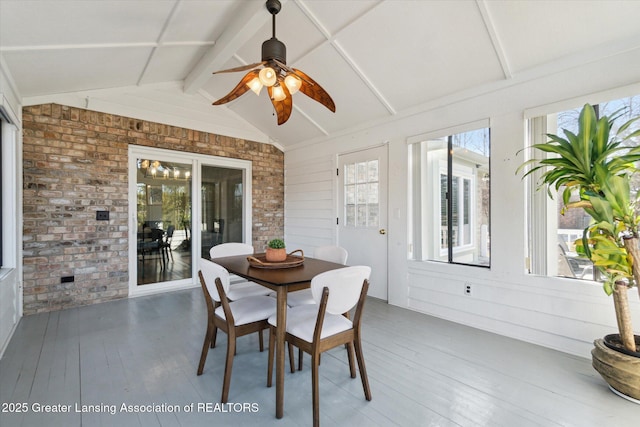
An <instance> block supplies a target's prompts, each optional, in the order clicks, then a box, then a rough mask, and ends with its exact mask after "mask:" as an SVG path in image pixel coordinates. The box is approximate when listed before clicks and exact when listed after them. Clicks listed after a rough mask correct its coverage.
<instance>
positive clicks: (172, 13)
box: [137, 0, 182, 86]
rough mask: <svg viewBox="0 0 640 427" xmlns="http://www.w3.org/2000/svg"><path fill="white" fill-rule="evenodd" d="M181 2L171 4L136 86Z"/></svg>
mask: <svg viewBox="0 0 640 427" xmlns="http://www.w3.org/2000/svg"><path fill="white" fill-rule="evenodd" d="M181 3H182V0H177V1H176V2H175V3H174V4H173V7H172V8H171V12H169V15H168V16H167V19H165V21H164V25H163V26H162V29H161V30H160V34H159V35H158V38H157V39H156V46H155V47H154V48H153V49H151V53H150V54H149V56H148V57H147V63H146V64H144V68H143V69H142V71H141V72H140V76H139V77H138V83H137V84H138V86H140V85H141V84H142V80H143V79H144V76H145V74H147V69H148V68H149V64H151V61H153V58H154V56H155V55H156V52H157V51H158V47H159V46H161V45H162V40H163V39H164V36H165V34H166V33H167V28H169V24H170V23H171V21H172V20H173V17H174V16H175V15H176V12H177V11H178V8H179V7H180V5H181Z"/></svg>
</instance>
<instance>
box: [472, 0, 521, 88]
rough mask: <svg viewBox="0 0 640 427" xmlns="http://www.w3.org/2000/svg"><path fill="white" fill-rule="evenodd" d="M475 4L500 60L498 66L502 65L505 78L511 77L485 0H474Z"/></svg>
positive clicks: (511, 74) (505, 56)
mask: <svg viewBox="0 0 640 427" xmlns="http://www.w3.org/2000/svg"><path fill="white" fill-rule="evenodd" d="M476 5H477V6H478V10H479V11H480V15H482V21H483V22H484V26H485V28H486V29H487V33H488V34H489V37H490V38H491V44H492V45H493V50H494V51H495V52H496V56H497V57H498V61H499V62H500V67H502V72H503V73H504V77H505V78H506V79H510V78H512V77H513V73H512V72H511V67H509V61H508V60H507V55H506V53H505V51H504V49H503V47H502V43H500V37H499V36H498V32H497V31H496V27H495V25H493V20H492V19H491V14H490V13H489V9H488V8H487V3H486V0H476Z"/></svg>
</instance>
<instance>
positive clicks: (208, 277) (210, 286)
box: [200, 258, 229, 302]
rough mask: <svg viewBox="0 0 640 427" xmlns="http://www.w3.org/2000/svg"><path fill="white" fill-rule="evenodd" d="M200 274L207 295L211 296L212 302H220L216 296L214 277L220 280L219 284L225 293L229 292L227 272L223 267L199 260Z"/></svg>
mask: <svg viewBox="0 0 640 427" xmlns="http://www.w3.org/2000/svg"><path fill="white" fill-rule="evenodd" d="M200 272H201V273H202V277H203V279H204V283H205V285H206V287H207V291H208V292H209V295H211V298H212V299H213V300H214V301H216V302H220V301H221V298H220V295H219V294H218V289H217V288H216V277H219V278H220V282H222V289H223V290H224V292H225V293H227V292H229V272H228V271H227V269H226V268H224V267H223V266H221V265H218V264H216V263H215V262H212V261H209V260H208V259H206V258H201V259H200ZM225 297H226V296H225Z"/></svg>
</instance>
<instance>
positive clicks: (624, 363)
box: [591, 336, 640, 401]
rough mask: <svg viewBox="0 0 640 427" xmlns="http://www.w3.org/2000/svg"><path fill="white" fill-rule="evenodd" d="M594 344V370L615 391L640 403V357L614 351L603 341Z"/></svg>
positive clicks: (592, 352)
mask: <svg viewBox="0 0 640 427" xmlns="http://www.w3.org/2000/svg"><path fill="white" fill-rule="evenodd" d="M638 339H639V337H637V336H636V340H638ZM593 344H594V346H595V348H594V349H593V350H591V356H592V364H593V367H594V369H595V370H596V371H598V373H599V374H600V375H601V376H602V378H603V379H604V380H605V381H606V382H607V384H609V386H610V387H611V388H612V389H614V391H617V392H618V393H620V394H622V395H625V396H629V397H631V398H632V399H635V400H636V401H640V357H636V356H631V355H628V354H624V353H621V352H619V351H616V350H613V349H611V348H609V347H607V346H606V345H605V344H604V340H603V339H597V340H595V341H594V342H593Z"/></svg>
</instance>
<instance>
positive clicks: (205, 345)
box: [198, 322, 215, 375]
mask: <svg viewBox="0 0 640 427" xmlns="http://www.w3.org/2000/svg"><path fill="white" fill-rule="evenodd" d="M212 327H213V328H215V326H213V323H211V322H209V323H208V324H207V333H206V334H205V335H204V343H203V344H202V352H201V353H200V363H199V364H198V375H202V371H204V363H205V362H206V361H207V354H208V353H209V343H210V342H211V338H212V334H213V328H212Z"/></svg>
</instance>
